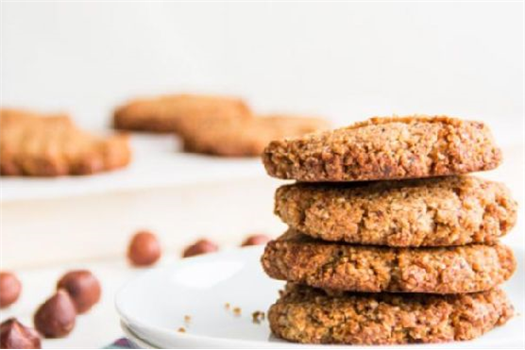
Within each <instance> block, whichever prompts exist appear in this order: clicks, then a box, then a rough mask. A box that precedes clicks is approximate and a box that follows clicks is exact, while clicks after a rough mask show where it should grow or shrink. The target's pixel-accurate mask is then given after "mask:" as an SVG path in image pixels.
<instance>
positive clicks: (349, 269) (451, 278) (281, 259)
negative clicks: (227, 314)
mask: <svg viewBox="0 0 525 350" xmlns="http://www.w3.org/2000/svg"><path fill="white" fill-rule="evenodd" d="M261 261H262V265H263V268H264V270H265V271H266V273H267V274H268V275H269V276H270V277H272V278H275V279H278V280H286V281H289V282H296V283H301V284H306V285H309V286H311V287H317V288H324V289H332V290H341V291H356V292H411V293H436V294H450V293H473V292H479V291H485V290H488V289H491V288H493V287H495V286H497V285H498V284H500V283H502V282H504V281H506V280H507V279H509V278H510V276H511V275H512V274H513V272H514V270H515V269H516V260H515V258H514V255H513V253H512V250H511V249H510V248H508V247H506V246H504V245H498V244H496V245H481V244H475V245H467V246H458V247H446V248H417V249H414V248H412V249H410V248H390V247H379V246H361V245H349V244H343V243H337V244H336V243H330V242H324V241H319V240H315V239H312V238H310V237H308V236H305V235H302V234H299V233H297V232H295V231H293V230H289V231H288V232H287V233H285V234H284V235H283V236H281V237H280V238H278V239H277V240H274V241H271V242H269V243H268V244H267V246H266V249H265V251H264V254H263V256H262V259H261Z"/></svg>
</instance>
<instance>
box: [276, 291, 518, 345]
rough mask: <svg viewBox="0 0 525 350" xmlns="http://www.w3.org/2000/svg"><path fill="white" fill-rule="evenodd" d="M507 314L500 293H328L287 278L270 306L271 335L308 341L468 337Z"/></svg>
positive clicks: (405, 341) (429, 340) (508, 306)
mask: <svg viewBox="0 0 525 350" xmlns="http://www.w3.org/2000/svg"><path fill="white" fill-rule="evenodd" d="M512 316H513V307H512V305H511V304H510V301H509V300H508V299H507V297H506V295H505V293H504V292H503V291H502V290H501V289H499V288H495V289H492V290H489V291H486V292H481V293H473V294H458V295H422V294H386V293H381V294H362V293H334V294H331V293H330V292H326V291H323V290H321V289H315V288H311V287H307V286H301V285H296V284H291V283H289V284H288V285H287V286H286V288H285V290H284V291H283V292H282V293H281V297H280V298H279V300H278V301H277V302H276V303H275V304H274V305H272V306H271V307H270V310H269V312H268V320H269V322H270V328H271V330H272V332H273V334H275V335H276V336H277V337H279V338H283V339H286V340H289V341H292V342H298V343H312V344H368V345H373V344H376V345H380V344H408V343H439V342H447V341H454V340H469V339H474V338H476V337H478V336H480V335H482V334H484V333H486V332H488V331H490V330H491V329H492V328H494V327H496V326H500V325H503V324H504V323H505V322H507V320H509V319H510V318H511V317H512Z"/></svg>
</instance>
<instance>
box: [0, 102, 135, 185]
mask: <svg viewBox="0 0 525 350" xmlns="http://www.w3.org/2000/svg"><path fill="white" fill-rule="evenodd" d="M0 124H1V131H0V134H1V140H0V154H1V158H0V170H1V173H2V175H11V176H60V175H85V174H93V173H98V172H102V171H108V170H113V169H116V168H121V167H124V166H126V165H128V163H129V162H130V159H131V150H130V148H129V142H128V138H127V136H125V135H114V136H109V137H97V136H94V135H91V134H89V133H87V132H84V131H82V130H80V129H78V128H77V127H76V126H75V125H74V124H73V122H72V121H71V119H70V118H69V117H68V116H67V115H42V114H38V113H34V112H27V111H22V110H12V109H2V110H1V111H0Z"/></svg>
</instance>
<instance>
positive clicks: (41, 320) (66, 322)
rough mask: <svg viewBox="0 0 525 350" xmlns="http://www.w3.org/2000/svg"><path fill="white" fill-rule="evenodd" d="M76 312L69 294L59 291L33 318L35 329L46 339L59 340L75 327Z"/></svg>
mask: <svg viewBox="0 0 525 350" xmlns="http://www.w3.org/2000/svg"><path fill="white" fill-rule="evenodd" d="M76 316H77V311H76V308H75V304H74V303H73V300H72V299H71V297H70V296H69V294H68V293H67V292H66V291H65V290H63V289H59V290H58V291H57V292H56V293H55V295H53V296H52V297H51V298H49V299H48V300H47V301H46V302H45V303H44V304H42V305H41V306H40V307H39V308H38V310H37V312H36V314H35V316H34V323H35V328H36V329H37V330H38V331H39V332H40V333H41V334H42V335H43V336H44V337H46V338H61V337H64V336H66V335H68V334H69V333H70V332H71V331H72V330H73V327H75V318H76Z"/></svg>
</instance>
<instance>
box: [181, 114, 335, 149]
mask: <svg viewBox="0 0 525 350" xmlns="http://www.w3.org/2000/svg"><path fill="white" fill-rule="evenodd" d="M325 129H328V122H327V121H326V120H324V119H321V118H313V117H294V116H285V115H269V116H263V117H256V118H251V119H246V120H243V121H236V122H229V123H228V122H226V123H225V122H220V121H219V122H217V121H210V122H209V123H207V124H206V123H205V124H204V125H203V124H200V125H197V124H196V125H194V127H193V128H191V129H186V132H185V133H183V134H182V138H183V143H184V149H185V150H186V151H189V152H195V153H204V154H212V155H219V156H226V157H243V156H244V157H250V156H260V155H261V154H262V152H263V150H264V147H266V145H268V143H269V142H270V141H272V140H278V139H283V138H285V137H294V136H300V135H304V134H307V133H311V132H315V131H319V130H325Z"/></svg>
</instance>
